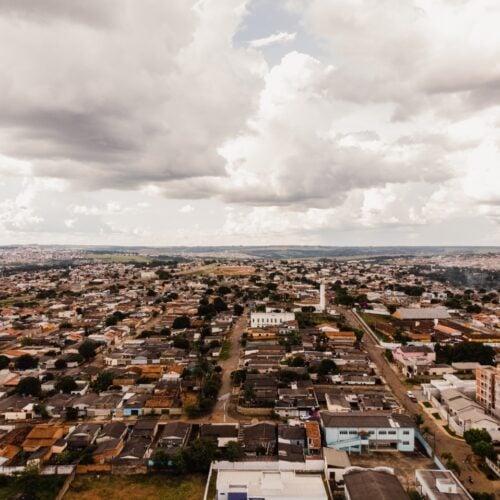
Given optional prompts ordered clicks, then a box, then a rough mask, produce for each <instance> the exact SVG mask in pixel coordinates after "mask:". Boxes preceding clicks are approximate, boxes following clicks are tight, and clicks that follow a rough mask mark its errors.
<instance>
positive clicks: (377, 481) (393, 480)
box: [344, 468, 409, 500]
mask: <svg viewBox="0 0 500 500" xmlns="http://www.w3.org/2000/svg"><path fill="white" fill-rule="evenodd" d="M344 484H345V497H346V500H366V499H367V498H369V499H370V500H408V499H409V496H408V495H407V493H406V492H405V490H404V489H403V486H402V485H401V483H400V482H399V480H398V478H397V477H396V476H395V475H394V474H391V473H390V472H388V471H383V470H366V469H365V470H359V469H357V468H355V469H354V470H352V471H349V470H347V471H346V472H345V473H344Z"/></svg>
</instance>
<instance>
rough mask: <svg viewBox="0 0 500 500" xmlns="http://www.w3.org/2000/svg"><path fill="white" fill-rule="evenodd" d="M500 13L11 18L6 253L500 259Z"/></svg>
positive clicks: (452, 3) (412, 10) (5, 110)
mask: <svg viewBox="0 0 500 500" xmlns="http://www.w3.org/2000/svg"><path fill="white" fill-rule="evenodd" d="M499 25H500V4H498V2H497V1H495V0H379V1H375V0H359V1H355V2H353V1H350V0H330V1H326V0H282V1H276V0H197V1H195V0H169V1H168V2H165V1H160V0H143V1H141V2H136V1H133V0H107V1H106V2H103V1H102V0H86V1H85V2H67V1H65V0H47V1H45V2H39V1H38V0H25V1H22V2H21V1H18V0H17V1H16V0H5V1H3V2H0V58H1V61H2V63H3V64H2V69H1V70H0V109H1V110H2V111H1V113H0V245H7V244H63V245H64V244H74V245H135V246H141V245H144V246H174V245H186V246H192V245H203V246H209V245H334V246H400V245H410V246H411V245H417V246H420V245H439V246H441V245H458V246H462V245H472V246H476V245H478V246H481V245H482V246H488V245H500V106H499V103H500V90H499V81H500V59H499V58H498V53H499V51H500V31H499V30H498V26H499Z"/></svg>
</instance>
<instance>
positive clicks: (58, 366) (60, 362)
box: [54, 359, 68, 370]
mask: <svg viewBox="0 0 500 500" xmlns="http://www.w3.org/2000/svg"><path fill="white" fill-rule="evenodd" d="M54 367H55V369H56V370H64V369H65V368H67V367H68V363H66V361H65V360H64V359H56V362H55V363H54Z"/></svg>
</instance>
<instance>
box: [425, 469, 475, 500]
mask: <svg viewBox="0 0 500 500" xmlns="http://www.w3.org/2000/svg"><path fill="white" fill-rule="evenodd" d="M415 486H416V490H417V492H418V493H419V495H420V496H421V497H422V498H427V499H429V500H448V499H450V498H453V499H454V500H472V496H471V495H470V494H469V492H468V491H467V490H466V489H465V488H464V486H463V485H462V483H461V482H460V481H459V480H458V478H457V477H456V476H455V474H453V472H451V471H449V470H429V469H417V470H416V471H415Z"/></svg>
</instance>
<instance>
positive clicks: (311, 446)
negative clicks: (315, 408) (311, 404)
mask: <svg viewBox="0 0 500 500" xmlns="http://www.w3.org/2000/svg"><path fill="white" fill-rule="evenodd" d="M304 427H305V429H306V454H307V455H308V456H318V455H321V431H320V427H319V424H318V422H316V421H315V420H309V421H307V422H306V423H305V424H304Z"/></svg>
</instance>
